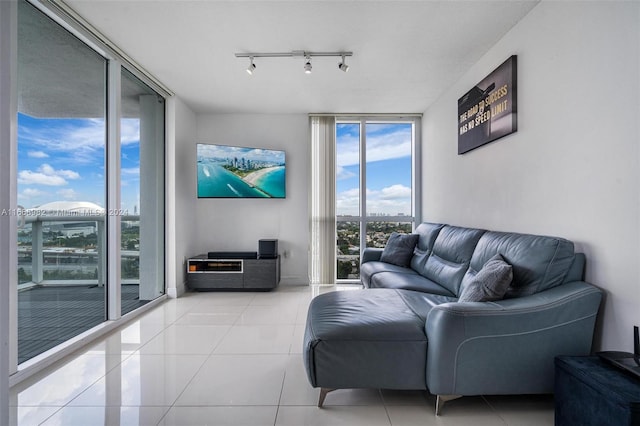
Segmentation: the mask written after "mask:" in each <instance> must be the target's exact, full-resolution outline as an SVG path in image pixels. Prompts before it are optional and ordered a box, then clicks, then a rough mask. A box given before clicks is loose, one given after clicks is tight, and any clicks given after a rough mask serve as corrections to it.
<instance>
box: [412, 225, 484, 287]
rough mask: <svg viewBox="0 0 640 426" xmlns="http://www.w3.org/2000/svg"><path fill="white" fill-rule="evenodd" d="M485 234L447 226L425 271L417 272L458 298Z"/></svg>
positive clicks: (435, 243)
mask: <svg viewBox="0 0 640 426" xmlns="http://www.w3.org/2000/svg"><path fill="white" fill-rule="evenodd" d="M485 232H486V231H484V230H482V229H473V228H460V227H457V226H448V225H447V226H445V227H444V228H442V230H441V231H440V232H439V234H438V237H437V238H436V240H435V242H434V244H433V250H432V252H431V255H430V256H429V257H428V258H427V262H426V263H425V265H424V269H423V270H419V271H417V272H418V273H419V274H420V275H423V276H425V277H427V278H429V279H430V280H431V281H434V282H435V283H437V284H440V285H441V286H442V287H444V288H446V289H447V290H449V291H450V292H451V293H453V294H454V295H456V296H457V295H458V294H459V293H458V290H459V289H460V283H461V282H462V278H463V277H464V275H465V273H466V272H467V269H468V268H469V262H470V261H471V256H472V255H473V252H474V249H475V247H476V244H477V243H478V240H479V239H480V237H481V236H482V234H484V233H485ZM494 254H495V253H494ZM487 260H488V259H487Z"/></svg>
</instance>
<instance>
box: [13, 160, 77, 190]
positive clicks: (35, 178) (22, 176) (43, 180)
mask: <svg viewBox="0 0 640 426" xmlns="http://www.w3.org/2000/svg"><path fill="white" fill-rule="evenodd" d="M79 178H80V175H79V174H78V173H77V172H74V171H73V170H56V169H54V168H53V167H51V166H50V165H49V164H43V165H42V166H40V167H39V168H38V170H37V171H35V172H34V171H31V170H22V171H20V172H19V173H18V183H21V184H24V185H47V186H63V185H66V184H67V183H68V182H67V179H79Z"/></svg>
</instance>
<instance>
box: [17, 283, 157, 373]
mask: <svg viewBox="0 0 640 426" xmlns="http://www.w3.org/2000/svg"><path fill="white" fill-rule="evenodd" d="M121 288H122V312H123V313H126V312H130V311H132V310H134V309H136V308H138V307H140V306H142V305H144V304H145V303H147V302H148V301H146V300H145V301H140V300H138V285H123V286H122V287H121ZM105 300H106V295H105V287H99V286H97V285H83V286H46V287H41V286H40V287H33V288H31V289H29V290H24V291H20V292H18V363H22V362H24V361H26V360H29V359H31V358H33V357H34V356H36V355H39V354H41V353H43V352H45V351H47V350H49V349H51V348H53V347H54V346H57V345H59V344H60V343H62V342H64V341H66V340H68V339H70V338H72V337H74V336H77V335H78V334H80V333H82V332H84V331H87V330H89V329H90V328H92V327H95V326H96V325H98V324H100V323H102V322H104V321H105V318H106V303H105Z"/></svg>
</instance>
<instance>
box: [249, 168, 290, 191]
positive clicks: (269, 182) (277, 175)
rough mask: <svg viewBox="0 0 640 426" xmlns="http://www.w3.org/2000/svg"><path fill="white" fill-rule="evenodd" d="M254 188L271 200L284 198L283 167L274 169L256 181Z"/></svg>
mask: <svg viewBox="0 0 640 426" xmlns="http://www.w3.org/2000/svg"><path fill="white" fill-rule="evenodd" d="M256 186H257V187H258V188H260V189H261V190H262V191H264V192H266V193H267V194H269V195H270V196H271V197H273V198H284V197H285V171H284V166H281V167H276V168H275V169H274V170H272V171H270V172H269V173H266V174H265V175H264V176H262V177H261V178H260V179H258V180H257V181H256Z"/></svg>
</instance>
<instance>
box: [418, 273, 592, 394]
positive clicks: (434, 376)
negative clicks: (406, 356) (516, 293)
mask: <svg viewBox="0 0 640 426" xmlns="http://www.w3.org/2000/svg"><path fill="white" fill-rule="evenodd" d="M601 298H602V292H601V291H600V290H599V289H598V288H596V287H594V286H592V285H590V284H587V283H585V282H582V281H574V282H571V283H567V284H563V285H560V286H558V287H554V288H551V289H549V290H545V291H543V292H540V293H537V294H533V295H530V296H526V297H521V298H515V299H506V300H501V301H498V302H480V303H457V302H453V303H444V304H441V305H438V306H436V307H434V308H433V309H432V310H431V311H430V312H429V315H428V317H427V321H426V326H425V328H426V334H427V340H428V348H427V372H426V374H427V377H426V381H427V387H428V388H429V390H430V391H431V393H433V394H436V395H480V394H486V395H490V394H494V395H495V394H527V393H551V392H553V379H554V364H553V363H554V358H555V357H556V356H558V355H577V356H580V355H588V354H589V353H590V351H591V344H592V339H593V332H594V326H595V320H596V315H597V313H598V309H599V306H600V300H601Z"/></svg>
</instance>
